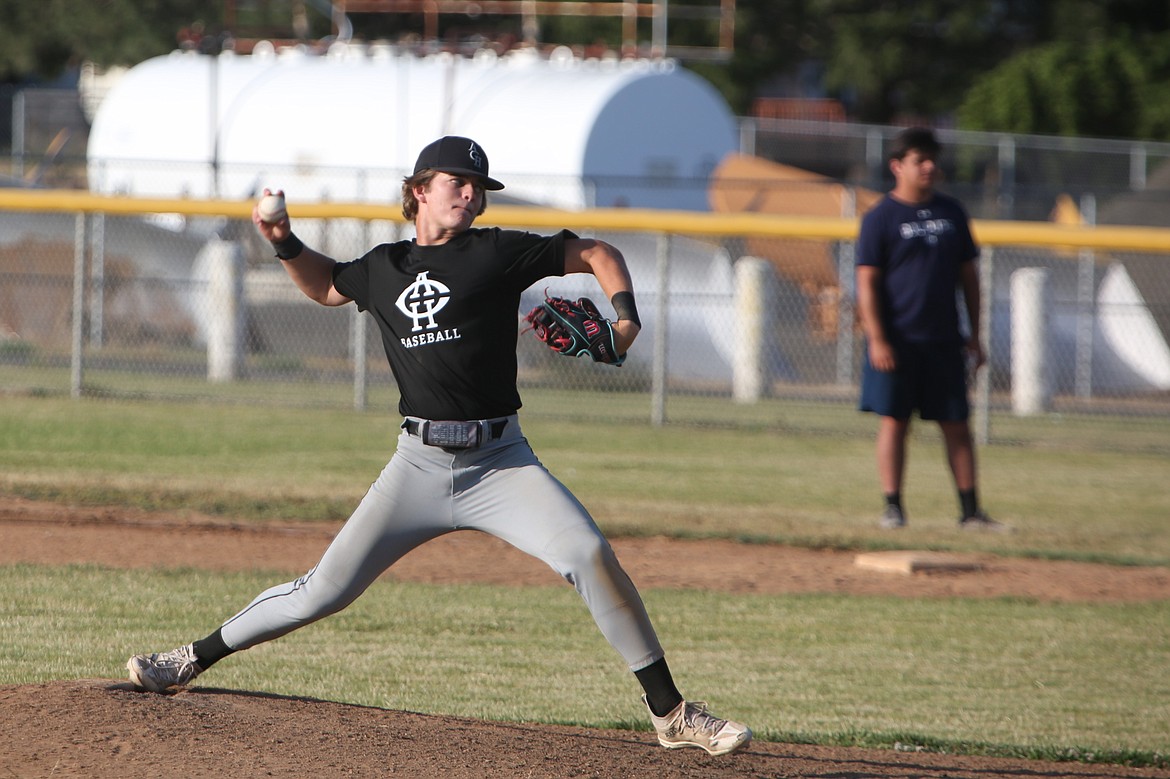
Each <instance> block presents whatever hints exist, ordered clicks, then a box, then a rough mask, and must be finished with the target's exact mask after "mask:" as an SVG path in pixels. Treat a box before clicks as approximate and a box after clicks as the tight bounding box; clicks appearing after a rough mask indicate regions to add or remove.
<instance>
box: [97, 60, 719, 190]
mask: <svg viewBox="0 0 1170 779" xmlns="http://www.w3.org/2000/svg"><path fill="white" fill-rule="evenodd" d="M261 51H263V49H261ZM448 134H451V135H466V136H469V137H472V138H474V139H476V140H477V141H479V142H480V144H481V145H483V147H484V149H485V150H486V151H487V153H488V157H489V161H490V164H491V173H492V176H493V177H495V178H497V179H500V180H502V181H503V182H504V183H505V184H506V185H507V189H506V190H505V192H504V193H503V194H504V195H505V196H507V197H509V198H514V199H517V200H520V201H526V202H533V203H538V204H543V205H552V206H556V207H562V208H583V207H589V206H621V205H628V206H633V207H647V208H680V209H688V210H700V211H705V210H707V209H708V205H707V194H706V190H707V184H708V179H709V177H710V174H711V172H712V171H713V170H714V169H715V167H716V166H717V165H718V164H719V162H720V161H721V160H722V159H723V157H724V156H725V155H726V154H728V153H730V152H732V151H734V150H735V148H736V140H737V133H736V127H735V120H734V117H733V115H732V114H731V111H730V109H729V107H728V106H727V104H726V102H725V101H724V100H723V98H722V97H721V96H720V95H719V93H718V92H717V91H716V90H715V89H714V87H712V86H711V85H710V84H709V83H708V82H706V81H704V80H703V79H701V78H700V77H698V76H696V75H695V74H693V73H691V72H689V71H687V70H684V69H683V68H681V67H678V66H677V65H675V64H674V63H673V62H670V61H653V62H651V61H645V60H630V61H618V60H614V61H608V60H580V59H576V58H574V57H572V55H571V54H567V53H564V52H562V53H559V54H558V53H554V55H553V56H550V57H548V58H545V57H542V56H539V55H537V54H536V53H534V52H526V51H521V52H517V53H513V54H509V55H506V56H502V57H497V56H495V55H494V54H491V53H489V52H486V51H485V52H481V53H480V54H479V55H477V56H475V57H472V58H465V57H458V56H453V55H437V56H431V57H417V56H415V55H413V54H405V53H399V52H396V51H395V50H394V49H392V48H390V47H377V46H370V47H363V46H356V45H352V44H350V45H342V44H335V46H334V48H332V49H331V50H330V51H329V53H328V54H326V55H322V56H316V55H310V54H306V53H304V52H301V51H298V50H296V49H288V50H284V51H281V52H275V51H270V52H269V53H267V54H253V55H250V56H238V55H234V54H231V53H227V54H223V55H220V56H218V57H210V56H203V55H199V54H193V53H175V54H171V55H167V56H162V57H157V58H154V59H151V60H147V61H146V62H143V63H141V64H139V65H137V66H135V67H133V68H131V69H130V70H129V71H128V72H127V74H126V75H125V76H124V77H123V78H122V79H121V80H120V81H119V82H117V83H116V85H115V86H114V87H113V88H112V89H111V91H110V92H109V94H108V95H107V97H106V98H105V99H104V101H103V102H102V104H101V106H100V108H99V109H98V112H97V114H96V116H95V119H94V122H93V127H92V130H91V133H90V141H89V152H88V154H89V157H88V164H89V175H90V186H91V188H92V189H94V190H95V191H100V192H120V193H128V194H135V195H154V196H173V195H189V196H192V197H204V196H211V195H218V196H221V197H229V198H235V197H249V196H252V195H253V194H254V193H255V192H256V191H257V190H258V189H259V188H261V187H264V186H279V187H281V188H283V189H285V190H286V191H287V192H288V193H289V196H290V199H295V200H308V199H315V198H322V197H327V198H331V199H335V200H341V199H347V200H349V199H352V200H358V201H366V200H369V201H375V202H386V201H387V200H390V201H394V200H397V199H398V194H399V187H400V184H401V181H402V177H403V176H405V175H407V174H409V173H410V171H411V170H412V168H413V165H414V159H415V156H416V155H417V154H418V151H419V150H420V149H421V148H422V147H423V146H425V145H426V144H427V143H429V142H430V141H432V140H434V139H435V138H437V137H439V136H441V135H448Z"/></svg>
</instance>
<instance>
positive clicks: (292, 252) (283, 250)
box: [272, 233, 305, 260]
mask: <svg viewBox="0 0 1170 779" xmlns="http://www.w3.org/2000/svg"><path fill="white" fill-rule="evenodd" d="M272 248H273V249H275V250H276V256H277V257H279V258H280V259H282V260H291V259H293V258H294V257H299V256H300V254H301V252H303V251H304V250H305V245H304V244H303V243H301V239H300V238H297V237H296V235H294V234H293V233H289V234H288V237H287V238H282V239H281V240H279V241H273V242H272Z"/></svg>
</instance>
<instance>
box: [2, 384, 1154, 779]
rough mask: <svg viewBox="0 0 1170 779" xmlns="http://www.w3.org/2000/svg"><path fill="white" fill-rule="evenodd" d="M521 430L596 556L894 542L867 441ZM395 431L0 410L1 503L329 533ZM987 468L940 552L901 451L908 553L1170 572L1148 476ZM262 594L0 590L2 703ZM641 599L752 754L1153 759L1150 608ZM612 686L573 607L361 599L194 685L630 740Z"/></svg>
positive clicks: (179, 634)
mask: <svg viewBox="0 0 1170 779" xmlns="http://www.w3.org/2000/svg"><path fill="white" fill-rule="evenodd" d="M854 421H855V422H856V419H854ZM826 424H827V425H828V424H838V422H832V421H830V422H827V423H826ZM840 424H845V423H844V422H841V423H840ZM525 431H526V434H527V435H528V437H529V439H530V440H531V441H532V442H533V445H534V447H535V448H536V450H537V452H538V453H539V454H540V455H541V458H542V460H543V461H544V462H545V463H546V464H547V465H548V466H549V467H550V469H552V470H553V472H554V473H556V474H558V476H560V477H561V478H562V479H563V480H564V481H565V482H566V483H567V484H568V486H569V487H570V488H571V489H573V490H574V491H575V492H576V494H577V495H578V496H579V497H580V498H581V499H582V500H583V502H584V503H585V504H586V505H587V506H589V507H590V508H591V510H593V512H594V514H595V515H596V516H597V518H598V520H599V523H600V524H601V525H602V526H603V527H604V529H605V530H606V531H607V532H609V533H610V534H619V533H636V534H673V535H680V536H691V537H698V536H713V537H730V538H739V539H743V540H746V541H750V542H786V543H798V544H805V545H811V546H836V547H848V548H857V549H863V548H870V549H877V548H886V547H891V546H892V545H893V544H894V543H895V542H894V540H891V538H890V537H889V535H888V534H883V533H882V532H881V531H879V530H877V529H876V528H875V526H874V521H875V518H876V513H877V510H878V509H879V508H880V499H879V498H878V497H877V490H876V487H875V481H876V477H875V475H874V467H873V461H872V442H871V440H870V439H869V438H867V437H866V436H864V435H820V436H811V435H801V434H797V433H784V434H778V433H777V432H776V430H774V429H772V430H768V431H756V432H749V431H745V430H735V429H729V428H688V427H681V426H678V427H668V428H665V429H655V428H651V427H649V426H646V425H640V424H634V423H630V424H626V425H620V426H619V425H599V424H589V423H582V422H576V423H567V422H558V421H555V420H554V419H552V418H551V417H550V416H546V415H544V414H541V413H537V414H535V415H534V417H533V418H532V419H531V420H526V421H525ZM395 434H396V430H395V427H394V420H393V418H392V417H389V416H387V415H385V414H373V413H370V414H355V413H354V412H348V411H338V410H327V409H303V408H302V409H288V408H279V407H271V406H267V407H259V406H232V405H224V406H218V405H198V404H192V405H181V404H170V403H165V404H164V403H125V402H102V401H93V400H82V401H70V400H65V399H55V398H27V397H14V396H7V397H4V399H3V403H2V404H0V473H2V474H3V475H2V477H0V478H2V481H0V490H2V491H4V492H6V493H9V494H15V495H24V496H29V497H35V498H40V499H52V500H63V501H71V502H83V503H84V502H91V503H100V504H124V505H134V506H144V507H150V508H193V509H197V510H200V511H205V512H211V513H221V514H225V515H231V516H233V517H235V518H244V519H247V518H252V519H263V518H268V517H282V518H308V519H314V518H317V519H338V518H342V517H344V516H345V515H347V514H348V512H349V510H350V509H351V508H352V506H353V505H354V503H355V502H356V501H357V500H358V499H359V498H360V496H361V494H362V493H363V492H364V490H365V487H366V485H367V484H368V483H369V481H371V480H372V479H373V478H374V477H375V476H376V474H377V472H378V470H380V468H381V467H382V465H383V464H384V462H385V459H386V458H387V457H388V455H389V453H390V451H391V450H392V447H393V437H394V435H395ZM981 455H982V473H983V492H984V494H985V496H986V502H987V505H988V507H989V509H990V510H991V511H992V512H993V513H994V514H995V515H996V516H999V517H1002V518H1003V519H1005V520H1007V521H1009V522H1011V523H1012V524H1013V525H1015V526H1017V527H1018V528H1019V532H1017V533H1015V534H1012V535H1010V536H979V535H971V534H960V533H956V532H955V530H954V527H953V524H954V516H955V511H956V505H955V497H954V495H953V492H952V489H951V486H950V482H949V477H948V475H947V474H946V471H945V468H944V465H943V462H942V459H943V458H942V455H941V444H940V443H939V442H938V440H937V437H935V436H934V435H933V434H932V433H931V432H930V431H929V430H927V429H926V428H922V430H921V431H920V432H919V433H917V434H916V435H915V438H914V440H913V442H912V447H911V468H910V479H909V483H908V485H907V490H906V492H907V497H908V507H909V511H910V514H911V522H912V529H913V532H914V533H915V536H914V539H915V544H916V546H922V547H926V548H936V549H953V550H963V551H967V550H985V551H993V552H997V553H1000V554H1007V555H1021V556H1023V555H1028V556H1042V557H1050V558H1063V559H1083V560H1100V561H1108V562H1114V563H1119V564H1130V563H1144V564H1156V565H1167V564H1168V561H1170V532H1168V531H1167V529H1166V525H1165V519H1166V517H1167V516H1168V515H1170V498H1168V494H1170V493H1168V491H1167V490H1166V489H1165V488H1164V481H1165V473H1166V472H1167V471H1166V465H1167V460H1166V457H1165V456H1163V455H1158V454H1141V453H1137V454H1135V453H1132V452H1131V453H1119V452H1116V451H1097V450H1094V449H1093V448H1091V447H1089V448H1076V447H1073V446H1069V447H1065V448H1051V449H1047V448H1029V447H1022V446H1010V447H988V448H986V449H984V450H981ZM898 543H899V544H904V543H905V540H904V539H898ZM271 583H272V578H271V577H265V576H260V575H256V574H233V575H223V574H209V573H204V572H199V571H170V570H154V571H120V570H109V569H103V568H98V567H68V568H47V567H34V566H9V567H3V568H0V593H2V596H0V627H2V629H3V635H4V638H3V639H0V683H3V684H15V683H27V682H35V681H43V680H47V679H56V678H78V677H86V676H110V675H118V674H120V669H121V664H122V663H123V662H124V660H125V656H126V654H127V649H128V648H142V649H149V648H155V649H161V648H169V647H170V646H171V645H173V644H175V643H179V642H180V641H185V640H189V638H190V637H191V636H192V635H201V634H203V633H204V632H206V631H207V629H208V628H209V626H214V624H216V622H217V621H218V620H220V619H222V618H223V617H224V616H225V614H227V613H229V612H230V610H232V609H234V608H237V607H238V606H240V605H241V604H242V603H243V602H246V601H247V600H248V599H249V598H250V597H251V596H252V595H253V594H255V592H257V591H259V589H261V588H262V587H264V586H267V585H269V584H271ZM644 594H645V596H646V600H647V602H648V605H649V607H650V609H651V612H652V613H653V614H654V615H655V622H656V626H657V627H658V629H659V631H660V633H661V634H662V636H663V640H664V642H665V643H666V644H667V645H668V646H670V647H671V655H672V658H674V661H673V662H672V665H675V667H676V669H677V670H678V671H679V676H680V681H681V682H682V684H683V686H684V688H685V689H691V690H700V691H702V692H703V694H704V695H710V696H712V697H714V698H715V699H716V700H717V701H718V702H725V701H734V708H735V710H736V713H737V715H738V716H741V717H742V718H743V719H745V720H748V721H750V722H751V724H752V726H753V728H754V729H756V731H757V733H758V736H759V737H761V738H766V739H782V740H796V741H811V742H816V743H856V744H862V745H882V746H892V745H893V744H894V743H895V742H897V743H901V744H912V745H921V746H926V747H929V748H936V749H947V750H949V751H973V752H990V753H1000V754H1015V755H1024V756H1043V757H1079V758H1083V759H1097V760H1100V759H1104V760H1113V761H1120V762H1124V761H1128V762H1135V763H1158V764H1162V765H1165V764H1166V763H1167V761H1168V759H1170V758H1168V757H1167V756H1168V755H1170V737H1168V736H1167V733H1166V727H1165V724H1166V722H1170V704H1168V703H1167V701H1170V649H1168V648H1170V602H1159V603H1152V604H1130V605H1116V604H1111V605H1108V606H1095V605H1090V604H1040V603H1033V602H1028V601H1024V600H1021V599H1011V598H1008V599H997V600H989V601H988V600H983V601H967V600H959V599H954V600H950V599H944V600H937V601H935V600H932V601H913V600H906V599H894V598H876V597H870V598H856V597H846V596H830V595H823V596H788V597H774V596H734V597H731V596H727V595H723V594H715V593H706V592H696V591H665V590H652V591H649V592H646V593H644ZM180 604H181V608H178V609H177V608H176V606H177V605H180ZM699 615H701V617H700V616H699ZM619 665H620V661H618V660H617V659H616V657H615V656H614V655H613V653H612V651H611V650H609V648H608V647H607V646H605V645H604V643H603V641H602V639H601V638H600V636H598V635H597V634H596V630H595V628H594V627H593V625H592V624H591V622H590V621H589V620H588V618H587V615H586V612H585V610H584V607H583V606H582V605H581V603H580V601H579V599H577V597H576V595H575V594H574V593H573V592H572V591H571V590H570V589H568V588H562V589H557V588H553V589H548V588H541V589H539V590H536V589H531V588H529V589H524V588H499V587H488V586H458V587H438V586H428V585H407V584H393V585H391V584H383V583H379V584H377V585H375V591H374V592H372V593H371V594H370V595H368V596H366V597H365V598H363V599H361V600H360V601H359V602H358V603H357V604H355V605H354V606H353V607H351V608H350V609H348V610H347V611H346V612H344V613H342V614H340V615H337V616H336V617H334V618H332V619H330V620H325V621H324V622H322V623H318V624H317V625H314V626H311V627H310V628H307V629H305V630H303V631H299V632H297V633H296V634H294V635H292V636H289V637H286V638H285V639H282V640H281V641H280V642H277V643H276V644H272V645H264V646H261V647H257V648H256V649H254V650H251V651H249V652H247V653H244V654H243V655H241V656H239V657H238V658H235V659H233V662H232V663H230V664H225V665H224V667H223V668H222V670H221V669H220V668H217V669H216V670H217V676H216V681H215V684H217V685H223V686H228V687H236V686H238V687H243V688H248V689H258V690H270V691H273V692H281V693H289V694H296V695H307V696H315V697H321V698H329V699H339V698H340V699H344V700H347V701H353V702H358V703H368V704H373V705H378V706H388V707H401V708H407V709H411V710H417V711H429V712H436V713H454V714H462V715H467V716H474V717H485V718H492V719H517V720H526V721H537V722H565V723H574V724H585V725H592V726H606V725H619V726H631V727H645V722H644V720H645V718H644V716H643V713H642V712H641V710H640V709H639V704H638V701H637V691H636V690H635V689H634V683H633V680H632V679H631V678H630V677H629V676H628V674H624V673H621V672H620V670H621V669H620V668H619V667H618V666H619Z"/></svg>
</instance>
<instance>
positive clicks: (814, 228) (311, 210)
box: [0, 189, 1170, 253]
mask: <svg viewBox="0 0 1170 779" xmlns="http://www.w3.org/2000/svg"><path fill="white" fill-rule="evenodd" d="M489 203H490V201H489ZM0 209H2V210H8V211H39V212H50V211H51V212H61V211H66V212H75V213H103V214H115V215H135V214H183V215H186V216H224V217H230V218H236V219H248V218H250V217H251V213H252V201H250V200H192V199H184V198H179V199H173V198H170V199H168V198H142V197H123V196H117V195H95V194H91V193H89V192H83V191H78V190H28V189H0ZM288 210H289V214H290V215H291V216H292V217H293V218H296V219H364V220H387V221H393V222H403V221H405V220H404V219H403V216H402V212H401V209H400V207H399V205H398V204H397V203H387V204H384V205H382V204H372V203H346V202H315V203H296V202H295V201H294V202H290V203H289V207H288ZM481 223H485V224H491V225H495V226H499V227H523V228H550V229H559V228H562V227H564V228H568V229H573V230H586V229H589V230H617V231H626V232H659V233H672V234H677V235H695V236H708V237H733V236H735V237H757V238H796V239H808V240H851V239H853V238H856V237H857V228H858V224H859V220H858V219H856V218H854V219H842V218H826V217H797V216H791V217H788V216H776V215H772V214H747V213H745V214H714V213H701V212H694V211H661V210H653V209H638V208H596V209H590V210H586V211H562V210H558V209H552V208H538V207H532V206H510V205H498V204H490V205H489V208H488V211H487V213H486V214H485V215H484V216H483V217H482V218H481ZM973 229H974V232H975V238H976V240H977V241H978V242H979V243H980V244H982V245H984V246H997V245H999V246H1021V245H1028V246H1046V247H1051V248H1058V249H1101V250H1112V251H1134V252H1155V253H1161V252H1165V253H1170V228H1161V227H1129V226H1070V225H1059V224H1053V223H1051V222H1014V221H999V220H978V219H977V220H974V221H973Z"/></svg>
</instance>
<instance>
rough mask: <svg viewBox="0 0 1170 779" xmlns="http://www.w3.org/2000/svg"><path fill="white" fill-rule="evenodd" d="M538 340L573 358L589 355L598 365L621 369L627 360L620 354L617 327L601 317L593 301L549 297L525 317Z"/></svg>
mask: <svg viewBox="0 0 1170 779" xmlns="http://www.w3.org/2000/svg"><path fill="white" fill-rule="evenodd" d="M524 318H525V319H526V320H527V321H528V323H529V324H530V325H531V326H532V327H531V329H532V330H533V332H535V333H536V337H537V338H539V339H540V340H542V341H544V342H545V344H547V345H548V347H549V348H550V349H552V350H553V351H554V352H560V353H561V354H564V355H567V356H569V357H580V356H581V355H583V354H588V355H589V356H590V357H592V358H593V361H594V362H604V363H608V364H610V365H621V364H622V363H623V362H624V361H625V359H626V356H625V355H624V354H622V355H619V354H618V353H617V345H616V343H615V341H614V332H613V324H611V323H610V321H609V320H608V319H606V318H605V317H603V316H602V315H601V312H600V311H598V310H597V306H595V305H594V304H593V301H592V300H590V299H589V298H580V299H578V300H577V301H576V302H573V301H570V300H565V299H564V298H558V297H548V296H547V295H546V296H545V298H544V302H543V303H541V304H540V305H539V306H537V307H536V308H534V309H532V310H531V311H529V312H528V315H527V316H525V317H524Z"/></svg>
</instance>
